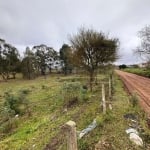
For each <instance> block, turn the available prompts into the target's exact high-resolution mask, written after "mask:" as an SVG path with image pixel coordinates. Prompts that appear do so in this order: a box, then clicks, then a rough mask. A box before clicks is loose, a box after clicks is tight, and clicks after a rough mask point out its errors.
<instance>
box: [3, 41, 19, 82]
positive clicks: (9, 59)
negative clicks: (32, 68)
mask: <svg viewBox="0 0 150 150" xmlns="http://www.w3.org/2000/svg"><path fill="white" fill-rule="evenodd" d="M19 71H20V60H19V52H18V50H17V49H16V48H15V47H14V46H12V45H10V44H7V43H6V42H5V40H2V39H0V74H1V75H2V77H3V79H4V80H7V79H9V78H10V74H12V75H13V78H14V79H15V75H16V72H19Z"/></svg>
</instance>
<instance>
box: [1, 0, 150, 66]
mask: <svg viewBox="0 0 150 150" xmlns="http://www.w3.org/2000/svg"><path fill="white" fill-rule="evenodd" d="M149 24H150V0H0V38H3V39H5V40H6V41H7V42H8V43H10V44H12V45H15V46H16V47H17V48H18V49H19V50H20V51H24V50H25V47H26V46H33V45H39V44H46V45H48V46H51V47H53V48H54V49H55V50H59V49H60V47H61V46H62V44H63V43H68V44H69V40H68V35H70V34H75V33H76V32H77V31H78V29H79V28H80V27H81V26H85V27H87V28H91V27H92V28H94V29H95V30H97V31H103V32H105V33H107V34H108V33H109V35H110V37H116V38H119V40H120V50H119V53H120V55H121V58H120V60H118V63H120V64H122V63H127V64H130V63H136V62H139V61H140V60H139V59H137V58H136V57H135V56H133V52H132V50H133V49H134V48H135V47H136V46H137V45H138V42H139V39H138V38H137V32H138V31H139V30H141V28H143V27H144V26H145V25H149Z"/></svg>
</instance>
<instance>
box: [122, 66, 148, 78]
mask: <svg viewBox="0 0 150 150" xmlns="http://www.w3.org/2000/svg"><path fill="white" fill-rule="evenodd" d="M124 71H126V72H129V73H134V74H137V75H141V76H144V77H148V78H150V69H146V68H127V69H125V70H124Z"/></svg>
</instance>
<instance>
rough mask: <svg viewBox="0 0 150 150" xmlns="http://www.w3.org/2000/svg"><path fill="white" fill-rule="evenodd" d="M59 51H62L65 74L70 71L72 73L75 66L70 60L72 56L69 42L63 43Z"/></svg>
mask: <svg viewBox="0 0 150 150" xmlns="http://www.w3.org/2000/svg"><path fill="white" fill-rule="evenodd" d="M59 53H60V60H61V65H62V70H63V72H64V74H65V75H66V74H67V73H68V71H69V72H70V73H71V71H72V68H73V66H72V63H71V61H70V56H71V48H70V46H69V45H67V44H63V46H62V48H61V49H60V52H59Z"/></svg>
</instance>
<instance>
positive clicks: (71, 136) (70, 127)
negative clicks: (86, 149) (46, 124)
mask: <svg viewBox="0 0 150 150" xmlns="http://www.w3.org/2000/svg"><path fill="white" fill-rule="evenodd" d="M65 129H66V132H67V150H77V149H78V148H77V134H76V123H75V122H74V121H68V122H67V123H66V124H65Z"/></svg>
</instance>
